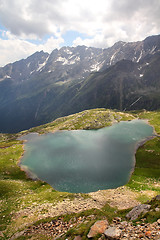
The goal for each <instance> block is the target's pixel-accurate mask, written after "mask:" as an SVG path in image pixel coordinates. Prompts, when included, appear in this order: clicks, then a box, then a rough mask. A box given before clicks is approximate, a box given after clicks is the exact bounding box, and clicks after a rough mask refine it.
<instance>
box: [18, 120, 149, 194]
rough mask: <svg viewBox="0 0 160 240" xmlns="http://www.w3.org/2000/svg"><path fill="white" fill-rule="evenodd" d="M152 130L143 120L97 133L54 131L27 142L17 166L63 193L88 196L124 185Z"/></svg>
mask: <svg viewBox="0 0 160 240" xmlns="http://www.w3.org/2000/svg"><path fill="white" fill-rule="evenodd" d="M153 136H154V130H153V128H152V127H151V126H150V125H148V124H147V122H145V121H143V120H132V121H122V122H119V123H116V124H113V125H112V126H110V127H105V128H102V129H98V130H72V131H57V132H55V133H48V134H43V135H38V134H36V133H32V134H28V135H25V136H23V137H21V140H26V142H25V144H24V149H25V153H24V156H23V157H22V159H21V162H20V166H21V168H22V169H23V170H25V171H26V172H27V173H28V174H29V176H30V177H31V178H33V179H37V178H38V179H41V180H42V181H45V182H47V183H48V184H50V185H51V186H52V187H53V188H54V189H56V190H58V191H63V192H73V193H88V192H94V191H98V190H103V189H111V188H117V187H119V186H122V185H125V184H126V183H127V182H128V180H129V178H130V176H131V174H132V172H133V171H134V166H135V152H136V150H137V148H138V146H140V145H141V144H143V143H144V142H145V141H147V139H148V138H151V137H153Z"/></svg>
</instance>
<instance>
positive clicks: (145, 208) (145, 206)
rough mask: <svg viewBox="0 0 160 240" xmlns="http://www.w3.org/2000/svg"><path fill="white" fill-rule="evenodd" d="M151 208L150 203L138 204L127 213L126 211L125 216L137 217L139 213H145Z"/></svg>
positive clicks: (129, 217)
mask: <svg viewBox="0 0 160 240" xmlns="http://www.w3.org/2000/svg"><path fill="white" fill-rule="evenodd" d="M150 208H151V205H148V204H140V205H138V206H136V207H134V208H133V209H132V210H131V211H130V212H129V213H127V215H126V218H128V219H131V220H135V219H137V218H138V217H139V215H140V214H141V213H143V214H145V213H147V212H148V210H149V209H150Z"/></svg>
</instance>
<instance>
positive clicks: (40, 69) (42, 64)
mask: <svg viewBox="0 0 160 240" xmlns="http://www.w3.org/2000/svg"><path fill="white" fill-rule="evenodd" d="M48 58H49V56H48V57H47V58H46V60H45V61H44V62H43V63H39V64H38V68H37V70H36V71H37V72H39V71H40V72H41V71H42V70H43V69H42V68H44V66H45V65H46V63H47V61H48Z"/></svg>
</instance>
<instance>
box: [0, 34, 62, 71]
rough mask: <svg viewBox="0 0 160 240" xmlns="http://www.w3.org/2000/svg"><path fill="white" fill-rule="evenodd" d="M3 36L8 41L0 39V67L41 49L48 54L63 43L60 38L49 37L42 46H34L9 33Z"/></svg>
mask: <svg viewBox="0 0 160 240" xmlns="http://www.w3.org/2000/svg"><path fill="white" fill-rule="evenodd" d="M3 35H4V32H3ZM5 36H7V37H8V39H6V40H4V39H0V56H1V57H0V66H4V65H5V64H7V63H10V62H14V61H17V60H19V59H21V58H26V57H28V56H29V55H31V54H33V53H34V52H36V51H41V50H42V49H43V51H45V52H49V53H50V52H51V51H52V50H53V49H55V48H59V45H60V44H61V43H63V41H64V40H63V39H62V38H53V37H50V38H48V39H47V41H45V42H44V43H43V44H42V43H41V44H34V43H31V42H29V41H26V40H24V39H20V38H17V37H16V36H15V35H12V34H11V33H10V32H7V33H5Z"/></svg>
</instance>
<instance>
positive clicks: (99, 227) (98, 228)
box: [87, 220, 108, 238]
mask: <svg viewBox="0 0 160 240" xmlns="http://www.w3.org/2000/svg"><path fill="white" fill-rule="evenodd" d="M107 227H108V221H107V220H100V221H97V222H95V223H94V224H93V226H92V227H91V229H90V231H89V233H88V235H87V237H88V238H92V237H94V236H96V235H97V234H98V233H104V231H105V229H106V228H107Z"/></svg>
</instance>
